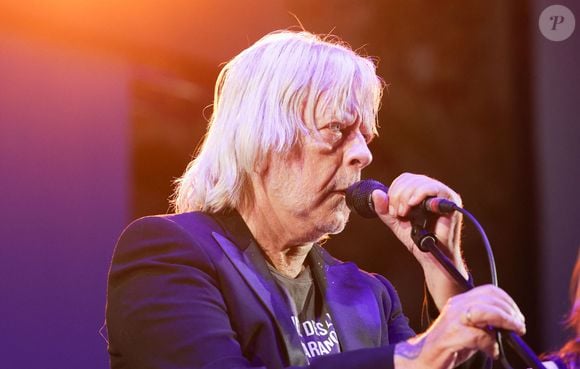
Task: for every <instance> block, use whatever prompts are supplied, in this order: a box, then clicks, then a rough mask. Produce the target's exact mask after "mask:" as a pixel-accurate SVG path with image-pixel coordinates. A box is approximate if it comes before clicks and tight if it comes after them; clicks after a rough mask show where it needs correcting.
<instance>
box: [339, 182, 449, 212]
mask: <svg viewBox="0 0 580 369" xmlns="http://www.w3.org/2000/svg"><path fill="white" fill-rule="evenodd" d="M374 190H381V191H383V192H384V193H387V192H388V191H389V188H388V187H387V186H385V185H384V184H382V183H381V182H379V181H376V180H374V179H363V180H362V181H359V182H356V183H354V184H352V185H351V186H349V187H348V188H347V189H346V204H347V205H348V207H349V208H350V209H351V210H353V211H355V212H356V213H357V214H359V215H360V216H362V217H363V218H375V217H376V216H377V213H376V212H375V205H374V204H373V198H372V194H373V191H374ZM456 207H457V205H455V203H454V202H452V201H449V200H447V199H443V198H440V197H429V198H427V199H425V200H423V201H422V202H421V204H420V205H419V206H418V208H420V209H423V210H426V211H428V212H430V213H434V214H448V213H451V212H453V211H454V210H455V208H456Z"/></svg>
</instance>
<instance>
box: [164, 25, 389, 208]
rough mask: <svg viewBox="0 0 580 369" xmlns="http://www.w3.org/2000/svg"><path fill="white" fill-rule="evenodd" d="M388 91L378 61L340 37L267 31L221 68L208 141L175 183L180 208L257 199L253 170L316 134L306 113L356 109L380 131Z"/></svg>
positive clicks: (236, 205)
mask: <svg viewBox="0 0 580 369" xmlns="http://www.w3.org/2000/svg"><path fill="white" fill-rule="evenodd" d="M382 91H383V82H382V80H381V79H380V78H379V77H378V76H377V75H376V66H375V63H374V62H373V60H371V59H370V58H368V57H362V56H359V55H358V54H357V53H356V52H354V51H353V50H352V49H350V48H349V47H348V46H346V45H345V44H344V43H342V42H341V41H340V40H338V39H337V38H336V37H332V38H331V37H329V36H325V37H320V36H317V35H314V34H311V33H308V32H304V31H303V32H292V31H277V32H274V33H271V34H268V35H266V36H264V37H263V38H262V39H260V40H259V41H257V42H256V43H255V44H253V45H252V46H250V47H249V48H247V49H245V50H244V51H242V52H241V53H240V54H239V55H238V56H236V57H235V58H233V59H232V60H231V61H230V62H228V63H227V64H226V65H225V66H224V68H223V69H222V71H221V72H220V74H219V76H218V78H217V82H216V87H215V93H214V104H213V113H212V116H211V119H210V122H209V126H208V130H207V133H206V136H205V139H204V141H203V144H202V145H201V147H200V149H199V151H198V153H197V155H196V156H195V158H194V160H192V161H191V162H190V163H189V165H188V166H187V169H186V171H185V173H184V174H183V176H182V177H181V178H179V179H178V180H177V181H176V190H175V194H174V197H173V199H172V203H173V206H174V207H175V211H176V212H177V213H183V212H188V211H196V210H201V211H205V212H210V213H215V212H219V211H222V210H228V209H236V208H239V206H241V205H242V204H244V203H247V202H251V201H252V194H251V186H250V185H249V175H250V173H252V171H255V170H256V168H259V167H260V166H261V165H263V164H264V160H267V158H268V155H269V154H270V153H273V152H278V153H285V152H289V151H290V150H291V149H292V147H293V146H294V145H295V144H297V143H299V142H300V139H301V138H302V137H303V136H304V135H306V134H309V133H310V132H312V130H313V129H314V127H308V126H307V124H306V123H305V121H309V120H308V119H305V117H307V116H310V117H314V116H316V112H320V111H325V109H327V108H332V109H335V111H345V112H349V113H351V114H355V116H358V117H359V119H360V120H361V121H362V124H364V125H365V126H366V129H367V130H368V132H372V133H373V135H376V134H377V112H378V109H379V104H380V100H381V97H382Z"/></svg>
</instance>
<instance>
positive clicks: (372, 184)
mask: <svg viewBox="0 0 580 369" xmlns="http://www.w3.org/2000/svg"><path fill="white" fill-rule="evenodd" d="M377 189H378V190H382V191H384V192H385V193H386V192H387V191H388V190H389V189H388V188H387V186H385V185H384V184H382V183H381V182H379V181H375V180H374V179H364V180H362V181H359V182H356V183H354V184H352V185H351V186H349V187H348V188H347V189H346V205H348V207H349V208H350V209H351V210H352V211H354V212H356V213H357V214H358V215H360V216H362V217H364V218H376V216H377V213H375V207H374V204H373V199H372V197H371V195H372V193H373V191H374V190H377Z"/></svg>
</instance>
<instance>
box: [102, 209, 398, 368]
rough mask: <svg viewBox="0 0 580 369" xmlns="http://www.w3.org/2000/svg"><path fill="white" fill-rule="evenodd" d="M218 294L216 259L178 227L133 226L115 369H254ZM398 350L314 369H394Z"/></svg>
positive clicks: (115, 329)
mask: <svg viewBox="0 0 580 369" xmlns="http://www.w3.org/2000/svg"><path fill="white" fill-rule="evenodd" d="M219 287H220V286H219V284H218V278H217V272H216V268H215V266H214V265H213V263H212V260H211V259H210V257H209V256H208V255H207V254H206V252H205V251H204V249H203V248H202V247H200V245H199V243H198V241H196V240H195V239H193V237H192V236H191V235H190V233H189V232H186V231H185V230H184V229H183V228H181V226H180V225H178V224H176V223H175V222H173V221H172V220H170V219H167V218H162V217H148V218H142V219H140V220H138V221H136V222H134V223H133V224H131V225H130V226H129V227H128V228H127V229H126V230H125V231H124V232H123V234H122V235H121V237H120V239H119V241H118V243H117V246H116V248H115V252H114V255H113V260H112V265H111V269H110V273H109V284H108V291H107V309H106V321H107V331H108V336H109V353H110V358H111V367H112V368H113V369H120V368H123V369H125V368H126V369H128V368H133V369H136V368H139V369H177V368H180V369H185V368H191V369H193V368H220V369H221V368H223V369H226V368H227V369H234V368H240V369H241V368H252V367H253V366H252V364H251V363H250V362H249V361H248V360H247V359H246V358H245V357H244V356H243V354H242V350H241V347H240V344H239V343H238V341H237V340H236V332H235V331H234V330H233V328H232V325H231V323H230V319H229V317H228V311H227V308H226V304H225V301H224V298H223V296H222V294H221V292H220V288H219ZM232 288H233V287H232ZM393 350H394V345H387V346H385V347H380V348H370V349H362V350H355V351H349V352H344V353H341V354H337V355H329V356H326V357H321V358H318V359H316V360H314V361H313V362H312V363H311V364H310V366H309V368H311V369H330V368H333V369H340V368H343V369H355V368H357V369H367V368H368V369H380V368H385V369H391V368H392V366H393ZM272 354H273V355H283V353H272ZM283 361H284V360H282V362H283ZM258 367H259V366H258ZM270 369H273V368H270Z"/></svg>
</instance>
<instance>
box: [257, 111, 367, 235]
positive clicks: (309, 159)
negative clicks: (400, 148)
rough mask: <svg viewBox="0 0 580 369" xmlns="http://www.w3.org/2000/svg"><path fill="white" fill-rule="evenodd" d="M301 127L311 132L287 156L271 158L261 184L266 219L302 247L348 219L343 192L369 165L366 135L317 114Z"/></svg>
mask: <svg viewBox="0 0 580 369" xmlns="http://www.w3.org/2000/svg"><path fill="white" fill-rule="evenodd" d="M338 113H340V112H338ZM339 117H341V118H339ZM306 123H307V124H308V126H310V127H312V133H311V134H310V135H307V136H305V137H303V140H302V144H301V145H297V147H295V148H294V150H293V151H292V152H291V153H290V154H289V155H288V156H282V155H273V157H271V160H270V162H269V164H268V169H267V171H266V173H265V175H264V177H263V178H262V179H263V183H264V188H265V191H266V194H267V200H265V201H268V202H269V204H268V205H269V208H270V209H272V211H273V212H274V213H275V214H272V216H276V217H277V218H278V220H279V221H280V222H282V223H283V224H284V225H285V226H286V229H290V230H295V231H296V234H297V236H298V237H301V238H304V239H301V241H302V242H312V241H316V240H318V239H319V238H321V237H323V236H325V235H327V234H332V233H338V232H340V231H342V230H343V229H344V227H345V225H346V222H347V220H348V217H349V214H350V210H349V209H348V207H347V206H346V202H345V190H346V188H347V187H348V186H349V185H351V184H352V183H354V182H356V181H358V180H359V179H360V175H361V171H362V169H363V168H364V167H366V166H367V165H368V164H369V163H370V162H371V161H372V155H371V152H370V150H369V148H368V146H367V143H368V142H369V141H370V139H371V135H372V134H371V132H367V131H366V130H365V127H364V126H363V125H362V124H361V122H360V121H358V120H356V119H355V118H354V117H348V116H346V117H345V114H337V112H331V111H328V112H323V113H319V114H317V116H316V117H315V118H314V122H306Z"/></svg>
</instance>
